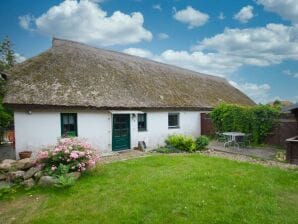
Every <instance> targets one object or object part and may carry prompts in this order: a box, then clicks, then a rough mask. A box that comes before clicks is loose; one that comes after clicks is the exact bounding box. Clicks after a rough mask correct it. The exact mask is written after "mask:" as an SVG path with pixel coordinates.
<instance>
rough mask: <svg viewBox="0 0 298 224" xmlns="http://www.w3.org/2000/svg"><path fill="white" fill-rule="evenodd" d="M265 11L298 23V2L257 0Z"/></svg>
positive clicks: (292, 0)
mask: <svg viewBox="0 0 298 224" xmlns="http://www.w3.org/2000/svg"><path fill="white" fill-rule="evenodd" d="M257 3H258V4H262V5H263V6H264V8H265V10H267V11H270V12H275V13H277V14H278V15H280V16H281V17H282V18H283V19H286V20H290V21H292V22H293V23H298V1H297V0H257Z"/></svg>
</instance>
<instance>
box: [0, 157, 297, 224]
mask: <svg viewBox="0 0 298 224" xmlns="http://www.w3.org/2000/svg"><path fill="white" fill-rule="evenodd" d="M0 213H1V214H0V223H171V224H172V223H187V224H188V223H262V224H264V223H270V224H272V223H282V224H285V223H298V173H297V171H296V172H295V171H284V170H280V169H277V168H266V167H262V166H261V165H253V164H247V163H240V162H236V161H231V160H226V159H221V158H211V157H206V156H202V155H197V154H190V155H157V156H150V157H145V158H139V159H135V160H129V161H122V162H115V163H110V164H105V165H101V166H99V167H98V168H97V169H96V170H94V171H92V172H90V173H89V174H86V175H85V176H83V177H82V178H81V179H80V180H79V181H78V182H77V184H76V185H75V186H73V187H71V188H68V189H35V190H31V191H27V192H26V195H25V196H24V195H21V194H16V195H15V198H14V199H10V200H3V201H0Z"/></svg>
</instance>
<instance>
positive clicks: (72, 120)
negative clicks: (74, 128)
mask: <svg viewBox="0 0 298 224" xmlns="http://www.w3.org/2000/svg"><path fill="white" fill-rule="evenodd" d="M68 123H69V124H74V123H75V118H74V115H73V114H70V115H69V116H68Z"/></svg>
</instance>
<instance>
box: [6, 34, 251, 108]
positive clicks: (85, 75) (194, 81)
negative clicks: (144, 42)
mask: <svg viewBox="0 0 298 224" xmlns="http://www.w3.org/2000/svg"><path fill="white" fill-rule="evenodd" d="M7 74H9V77H8V82H7V94H6V96H5V98H4V103H5V104H7V105H10V106H12V107H17V106H26V105H27V106H28V105H30V106H65V107H92V108H99V109H100V108H124V109H125V108H192V109H196V108H197V109H202V108H212V107H214V106H216V105H217V104H218V103H220V102H227V103H235V104H240V105H254V102H253V101H252V100H251V99H250V98H248V97H247V96H246V95H244V94H243V93H242V92H240V91H239V90H238V89H236V88H234V87H232V86H231V85H230V84H229V83H228V82H227V81H226V80H225V79H223V78H219V77H215V76H210V75H204V74H200V73H197V72H193V71H190V70H186V69H182V68H178V67H175V66H171V65H167V64H163V63H158V62H155V61H151V60H147V59H143V58H140V57H136V56H131V55H127V54H124V53H119V52H115V51H110V50H103V49H98V48H94V47H90V46H88V45H85V44H81V43H77V42H73V41H67V40H61V39H56V38H54V39H53V46H52V47H51V48H50V49H48V50H47V51H45V52H43V53H41V54H40V55H38V56H36V57H33V58H31V59H28V60H26V61H25V62H23V63H21V64H19V65H17V66H15V67H14V68H13V70H11V71H7Z"/></svg>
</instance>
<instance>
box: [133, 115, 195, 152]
mask: <svg viewBox="0 0 298 224" xmlns="http://www.w3.org/2000/svg"><path fill="white" fill-rule="evenodd" d="M173 112H177V111H173ZM168 113H169V112H147V131H142V132H138V123H137V117H136V118H132V119H131V143H132V147H135V146H137V145H138V141H145V142H146V145H147V147H148V148H149V149H153V148H156V147H158V146H162V145H164V140H165V139H166V138H167V137H168V135H170V134H175V133H176V134H185V135H191V136H193V137H198V136H199V135H200V134H201V116H200V112H197V111H184V112H183V111H182V112H179V114H180V115H179V116H180V128H177V129H176V128H173V129H169V128H168Z"/></svg>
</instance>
